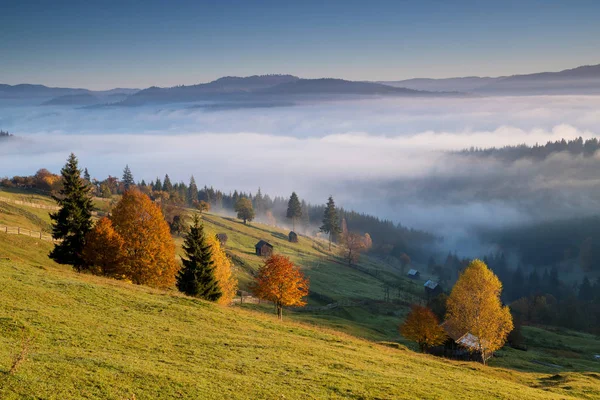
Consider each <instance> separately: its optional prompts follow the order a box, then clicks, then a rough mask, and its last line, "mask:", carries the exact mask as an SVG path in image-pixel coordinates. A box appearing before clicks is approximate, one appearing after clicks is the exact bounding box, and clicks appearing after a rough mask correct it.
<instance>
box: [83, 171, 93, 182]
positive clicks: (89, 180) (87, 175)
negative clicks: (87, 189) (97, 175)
mask: <svg viewBox="0 0 600 400" xmlns="http://www.w3.org/2000/svg"><path fill="white" fill-rule="evenodd" d="M83 179H85V180H86V181H87V182H88V183H91V182H92V178H91V177H90V173H89V172H88V169H87V168H86V169H85V170H84V171H83Z"/></svg>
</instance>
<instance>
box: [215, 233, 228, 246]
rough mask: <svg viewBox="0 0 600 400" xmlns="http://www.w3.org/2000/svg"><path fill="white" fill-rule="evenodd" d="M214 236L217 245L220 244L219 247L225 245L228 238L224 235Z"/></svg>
mask: <svg viewBox="0 0 600 400" xmlns="http://www.w3.org/2000/svg"><path fill="white" fill-rule="evenodd" d="M216 236H217V240H218V241H219V243H221V246H225V245H226V244H227V239H229V238H228V237H227V234H226V233H217V235H216Z"/></svg>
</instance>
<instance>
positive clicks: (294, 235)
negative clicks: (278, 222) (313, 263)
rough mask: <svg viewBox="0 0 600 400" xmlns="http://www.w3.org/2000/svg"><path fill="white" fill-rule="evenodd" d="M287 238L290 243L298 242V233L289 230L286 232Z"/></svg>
mask: <svg viewBox="0 0 600 400" xmlns="http://www.w3.org/2000/svg"><path fill="white" fill-rule="evenodd" d="M288 240H289V241H290V242H292V243H298V234H297V233H296V232H294V231H291V232H290V233H289V234H288Z"/></svg>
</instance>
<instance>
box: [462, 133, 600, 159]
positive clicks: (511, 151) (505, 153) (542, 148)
mask: <svg viewBox="0 0 600 400" xmlns="http://www.w3.org/2000/svg"><path fill="white" fill-rule="evenodd" d="M599 149H600V142H599V141H598V139H596V138H593V139H588V140H585V141H584V140H583V138H582V137H578V138H577V139H573V140H569V141H567V140H565V139H562V140H557V141H555V142H548V143H546V144H544V145H540V144H535V145H534V146H528V145H526V144H521V145H517V146H504V147H490V148H477V147H471V148H470V149H464V150H461V151H459V152H458V154H460V155H467V156H476V157H493V158H496V159H499V160H502V161H508V162H512V161H516V160H519V159H524V158H530V159H534V160H543V159H545V158H547V157H549V156H551V155H553V154H557V153H568V154H571V155H582V156H584V157H590V156H592V155H594V153H596V151H598V150H599Z"/></svg>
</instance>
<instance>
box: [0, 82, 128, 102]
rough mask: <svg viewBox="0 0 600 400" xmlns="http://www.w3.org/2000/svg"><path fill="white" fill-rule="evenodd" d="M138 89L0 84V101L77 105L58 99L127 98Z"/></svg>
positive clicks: (71, 100)
mask: <svg viewBox="0 0 600 400" xmlns="http://www.w3.org/2000/svg"><path fill="white" fill-rule="evenodd" d="M137 91H138V89H127V88H115V89H110V90H88V89H79V88H60V87H48V86H44V85H31V84H19V85H6V84H0V99H39V100H42V101H43V100H45V99H53V98H57V101H56V103H57V104H60V103H61V102H65V103H67V104H68V103H69V102H75V104H77V103H78V102H77V100H76V99H77V98H76V97H73V98H71V99H70V100H69V98H68V97H67V98H65V99H62V100H61V99H58V98H60V97H63V96H82V97H80V98H79V99H84V96H97V97H109V96H112V95H121V96H129V95H131V94H133V93H135V92H137ZM88 98H89V97H88Z"/></svg>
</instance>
